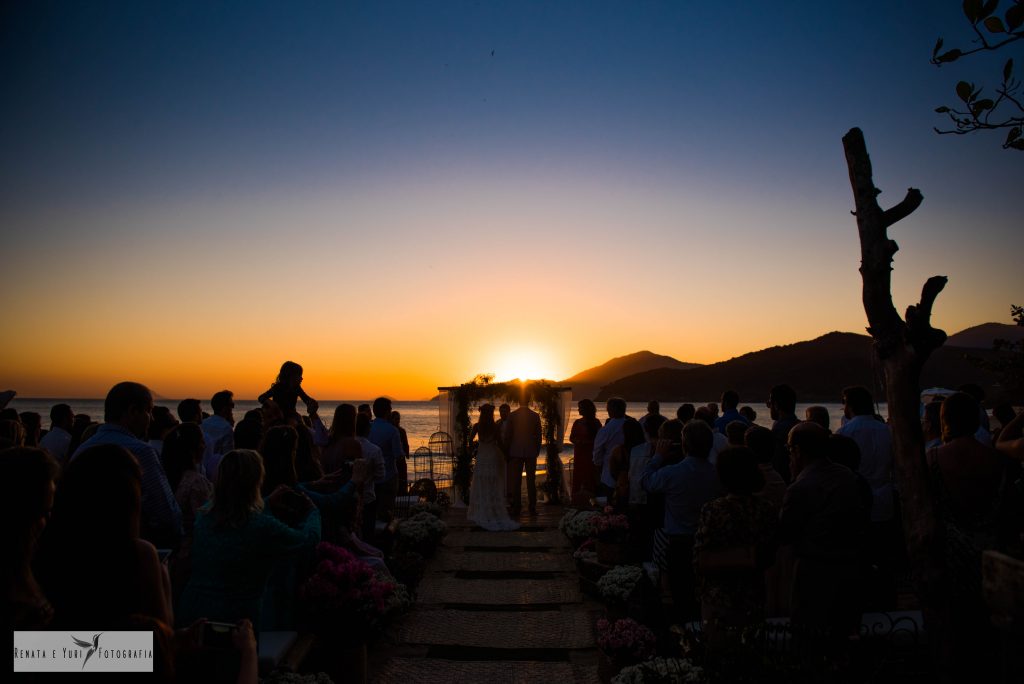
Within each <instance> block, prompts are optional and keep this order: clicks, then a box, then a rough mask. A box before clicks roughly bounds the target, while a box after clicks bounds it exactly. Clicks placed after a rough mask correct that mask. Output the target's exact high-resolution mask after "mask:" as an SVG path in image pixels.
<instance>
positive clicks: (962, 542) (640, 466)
mask: <svg viewBox="0 0 1024 684" xmlns="http://www.w3.org/2000/svg"><path fill="white" fill-rule="evenodd" d="M982 397H983V395H982V394H981V390H980V388H978V387H976V386H965V387H963V388H961V391H958V392H956V393H952V394H951V395H949V396H947V397H945V398H944V399H942V398H939V399H938V400H936V401H935V402H934V403H930V404H929V405H927V406H924V407H923V415H922V429H923V431H924V434H925V436H926V439H928V440H929V442H928V447H927V453H926V461H927V464H928V473H929V477H930V482H929V486H930V487H931V488H932V491H934V492H935V493H936V499H937V501H938V510H937V511H936V513H937V515H938V518H939V521H940V522H939V524H940V525H941V526H942V528H943V533H944V535H945V540H946V543H945V545H944V548H945V552H946V554H947V558H946V559H945V563H946V567H948V568H949V569H950V574H951V581H950V586H951V591H952V592H953V596H952V597H951V598H950V602H951V606H952V608H951V617H950V621H951V628H952V629H953V630H954V632H955V633H956V635H957V638H958V639H959V640H960V642H961V643H964V644H966V645H967V648H966V649H965V652H967V653H970V654H971V657H972V659H977V660H981V661H985V662H987V663H988V666H990V667H991V666H994V665H992V664H993V663H994V662H996V661H995V660H994V658H993V647H994V645H995V644H996V643H998V639H997V638H996V637H995V635H994V634H993V631H992V626H991V623H990V621H989V619H988V614H987V611H986V608H985V603H984V600H983V594H982V585H981V553H982V551H983V550H986V549H996V550H999V551H1002V552H1004V553H1007V554H1009V555H1011V556H1014V557H1017V558H1024V554H1022V544H1024V479H1022V476H1021V460H1022V458H1024V453H1022V448H1021V445H1022V443H1024V440H1022V439H1021V437H1022V435H1021V430H1022V425H1024V412H1020V413H1015V412H1014V410H1013V409H1012V408H1011V407H1010V406H1008V405H1000V406H999V407H997V408H996V409H995V410H994V411H993V417H994V418H995V420H994V421H993V420H991V419H990V417H989V415H988V414H987V412H986V411H985V410H984V409H983V408H982V407H981V403H980V401H979V400H980V399H981V398H982ZM842 400H843V416H842V417H841V423H842V426H841V427H840V428H839V429H837V430H836V431H835V432H834V433H833V432H832V430H831V429H830V426H831V416H830V415H829V413H828V409H827V408H826V407H824V406H810V407H808V408H807V409H806V411H805V415H804V416H803V420H801V418H800V417H798V416H797V415H796V406H797V396H796V393H795V392H794V390H793V389H792V388H791V387H789V386H788V385H784V384H783V385H778V386H775V387H772V388H771V390H770V391H769V392H768V396H767V401H766V408H767V409H768V410H769V414H770V418H771V421H772V422H771V428H770V429H769V428H767V427H762V426H759V425H757V424H755V423H754V420H755V419H756V413H755V412H754V411H753V410H752V409H750V408H749V407H742V408H740V406H739V396H738V394H737V393H736V392H735V391H732V390H728V391H726V392H724V393H723V394H722V396H721V409H720V410H719V406H718V405H716V404H708V405H706V406H697V407H695V406H693V405H692V404H683V405H682V406H680V407H679V409H678V411H677V413H676V417H674V418H671V419H670V418H669V417H667V416H664V415H662V414H661V412H660V405H659V404H658V402H650V403H649V404H648V411H647V414H646V415H644V416H643V417H641V418H640V419H639V420H638V419H635V418H633V417H631V416H629V415H627V414H626V402H625V401H623V400H621V399H617V398H613V399H609V400H608V401H607V404H606V410H607V416H608V417H607V420H606V421H605V422H604V423H603V424H602V423H601V421H600V420H599V419H598V418H597V415H596V413H597V411H596V407H595V405H594V403H593V402H592V401H590V400H587V399H585V400H582V401H580V402H579V414H580V418H579V419H578V420H576V421H575V424H574V425H573V427H572V430H571V433H570V439H571V441H572V443H573V444H574V446H575V463H574V472H573V483H572V490H573V498H574V502H575V503H576V504H577V505H583V506H585V505H587V503H588V501H589V502H593V501H595V500H596V501H598V502H599V503H604V502H607V504H608V505H610V506H612V507H613V508H614V509H615V510H616V512H619V513H625V514H627V515H628V518H629V521H630V542H629V543H630V554H631V556H632V559H633V560H634V561H644V562H646V565H647V566H648V567H650V568H652V574H657V576H658V577H659V578H660V581H661V583H662V586H663V589H664V590H665V591H667V592H668V593H670V594H671V609H670V610H671V614H669V615H668V616H666V620H667V622H668V623H673V624H690V623H693V621H697V620H700V621H701V624H702V629H703V632H704V635H705V637H706V638H707V640H708V643H709V644H712V645H714V644H718V645H719V646H721V645H722V644H723V643H724V642H727V641H728V639H729V638H730V635H731V636H732V637H734V638H736V639H742V638H744V637H743V635H744V633H745V632H744V630H746V629H749V628H751V627H753V626H755V625H758V624H763V623H764V620H765V619H766V618H777V617H788V618H789V624H790V625H791V627H792V629H793V630H795V632H796V633H804V634H813V635H815V636H816V637H817V639H818V641H817V643H818V644H819V645H820V646H821V647H822V648H823V649H826V652H827V650H828V649H835V653H836V654H837V655H838V654H839V653H840V652H841V650H842V648H843V645H844V644H845V643H848V642H849V639H850V638H851V637H855V636H856V635H857V633H858V629H859V628H860V626H861V618H862V614H863V613H865V612H871V611H895V610H898V609H901V608H908V607H913V604H914V598H913V595H912V582H911V579H912V578H911V577H910V576H909V569H908V562H907V554H906V548H907V545H906V543H905V539H904V527H903V524H902V523H903V517H904V512H903V510H902V508H901V505H900V496H899V488H898V486H897V485H896V481H895V477H894V464H893V435H892V431H891V428H890V426H889V425H888V424H887V423H886V421H885V420H884V419H883V418H882V417H881V416H880V415H878V414H877V411H876V405H875V401H874V397H873V396H872V395H871V393H870V392H869V390H867V389H866V388H864V387H847V388H845V389H844V390H843V392H842ZM655 568H656V569H657V572H656V573H655V572H653V569H655ZM732 645H733V646H735V645H736V644H735V643H734V644H732ZM986 659H988V660H987V661H986ZM973 671H974V672H978V670H977V668H975V669H974V670H973Z"/></svg>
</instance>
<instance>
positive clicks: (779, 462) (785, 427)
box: [765, 384, 828, 484]
mask: <svg viewBox="0 0 1024 684" xmlns="http://www.w3.org/2000/svg"><path fill="white" fill-rule="evenodd" d="M765 404H766V405H767V406H768V415H769V416H770V417H771V419H772V435H774V436H775V454H774V456H773V457H772V467H774V468H775V472H777V473H778V474H779V475H781V476H782V479H783V480H784V481H785V482H786V483H787V484H788V483H789V482H792V480H793V478H792V476H791V475H790V472H789V452H788V451H786V438H787V437H789V431H790V430H792V429H793V428H794V426H796V424H797V423H799V422H800V419H799V418H797V417H796V391H794V390H793V388H792V387H790V386H789V385H785V384H782V385H775V386H774V387H772V388H771V390H769V392H768V400H767V401H766V402H765ZM825 429H826V430H827V429H828V425H826V426H825Z"/></svg>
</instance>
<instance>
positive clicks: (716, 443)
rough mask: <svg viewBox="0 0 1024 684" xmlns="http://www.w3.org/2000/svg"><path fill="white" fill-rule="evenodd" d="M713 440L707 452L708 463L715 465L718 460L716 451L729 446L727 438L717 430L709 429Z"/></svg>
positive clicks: (723, 449)
mask: <svg viewBox="0 0 1024 684" xmlns="http://www.w3.org/2000/svg"><path fill="white" fill-rule="evenodd" d="M711 434H712V436H713V437H714V440H713V441H712V443H711V451H710V452H708V463H710V464H711V465H715V464H716V463H717V462H718V452H720V451H725V450H726V449H728V448H729V438H728V437H726V436H725V435H723V434H722V433H721V432H719V431H718V430H712V431H711Z"/></svg>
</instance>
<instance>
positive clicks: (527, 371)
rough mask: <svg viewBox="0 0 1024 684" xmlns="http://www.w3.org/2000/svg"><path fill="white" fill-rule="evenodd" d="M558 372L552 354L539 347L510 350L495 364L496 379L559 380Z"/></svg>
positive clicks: (498, 380)
mask: <svg viewBox="0 0 1024 684" xmlns="http://www.w3.org/2000/svg"><path fill="white" fill-rule="evenodd" d="M556 375H557V372H556V370H555V368H554V364H553V362H552V360H551V356H550V355H549V354H547V353H546V352H544V351H541V350H537V349H517V350H510V351H508V352H506V353H505V354H503V355H502V356H500V357H498V359H497V362H496V364H495V366H494V379H495V381H497V382H504V381H506V380H514V379H516V378H519V379H520V380H542V379H547V380H557V379H558V378H557V377H556Z"/></svg>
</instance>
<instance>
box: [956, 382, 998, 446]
mask: <svg viewBox="0 0 1024 684" xmlns="http://www.w3.org/2000/svg"><path fill="white" fill-rule="evenodd" d="M957 392H963V393H964V394H967V395H968V396H970V397H971V398H972V399H974V401H976V402H977V403H978V431H977V432H976V433H975V435H974V436H975V438H976V439H977V440H978V441H979V442H981V443H982V444H985V445H986V446H992V425H991V423H990V422H989V419H988V413H986V411H985V390H983V389H982V388H981V385H978V384H975V383H973V382H969V383H967V384H966V385H961V386H960V387H958V388H957Z"/></svg>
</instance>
